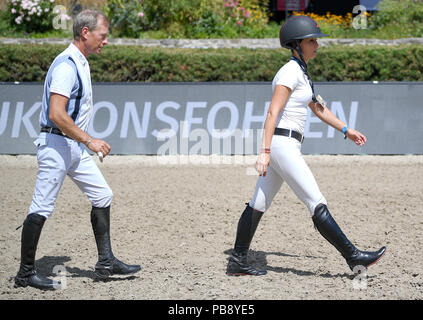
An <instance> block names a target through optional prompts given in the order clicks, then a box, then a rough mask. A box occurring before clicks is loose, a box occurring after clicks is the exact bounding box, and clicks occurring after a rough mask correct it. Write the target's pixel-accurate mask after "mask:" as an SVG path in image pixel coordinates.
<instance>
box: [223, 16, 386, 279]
mask: <svg viewBox="0 0 423 320" xmlns="http://www.w3.org/2000/svg"><path fill="white" fill-rule="evenodd" d="M325 36H327V35H325V34H322V33H321V31H320V28H319V26H318V25H317V23H316V22H315V21H314V20H313V19H311V18H309V17H307V16H295V17H292V18H290V19H288V20H287V21H286V22H285V23H284V25H283V26H282V28H281V30H280V35H279V37H280V42H281V45H282V47H284V48H287V49H290V50H291V52H292V59H291V60H290V61H289V62H288V63H286V64H285V65H284V66H283V67H282V68H281V69H280V70H279V71H278V72H277V74H276V76H275V78H274V80H273V83H272V87H273V96H272V100H271V104H270V107H269V111H268V113H267V117H266V121H265V124H264V133H263V141H262V150H261V153H260V155H259V157H258V159H257V162H256V165H255V168H256V170H257V171H258V173H259V178H258V181H257V184H256V189H255V193H254V196H253V199H252V200H251V201H250V203H248V204H247V207H246V208H245V210H244V212H243V213H242V215H241V218H240V219H239V222H238V228H237V234H236V240H235V247H234V250H233V253H232V255H231V257H230V258H229V262H228V266H227V274H228V275H264V274H266V271H265V270H257V269H255V268H254V267H252V266H251V265H249V264H248V262H247V253H248V249H249V247H250V243H251V240H252V238H253V236H254V232H255V230H256V228H257V225H258V223H259V221H260V219H261V217H262V215H263V213H264V212H265V211H266V210H267V209H268V208H269V207H270V204H271V202H272V200H273V198H274V196H275V195H276V193H277V192H278V191H279V189H280V187H281V186H282V183H283V181H286V183H287V184H288V185H289V186H290V187H291V188H292V190H293V191H294V193H295V194H296V195H297V197H298V198H299V199H301V201H302V202H303V203H304V204H305V205H306V206H307V208H308V209H309V211H310V214H311V216H312V220H313V223H314V225H315V227H316V229H317V230H318V231H319V232H320V234H321V235H322V236H323V237H324V238H325V239H326V240H327V241H329V242H330V243H331V244H332V245H333V246H334V247H335V248H336V249H337V250H338V251H339V252H340V253H341V255H342V256H343V257H344V258H345V260H346V262H347V264H348V266H349V267H350V269H351V270H352V271H354V272H356V270H355V269H354V267H356V266H363V267H365V268H367V267H368V266H370V265H371V264H373V263H375V262H376V261H377V260H379V259H380V258H381V257H382V255H383V254H384V253H385V250H386V247H382V248H381V249H379V250H378V251H376V252H364V251H360V250H358V249H357V248H355V247H354V245H353V244H352V243H351V242H350V241H349V240H348V239H347V237H346V236H345V235H344V233H343V232H342V231H341V229H340V228H339V226H338V225H337V224H336V222H335V220H334V219H333V218H332V216H331V214H330V213H329V210H328V208H327V202H326V199H325V198H324V196H323V195H322V194H321V192H320V190H319V187H318V185H317V183H316V181H315V179H314V176H313V174H312V172H311V171H310V169H309V167H308V166H307V164H306V163H305V161H304V159H303V157H302V154H301V144H302V142H303V134H304V125H305V122H306V117H307V106H309V107H310V109H311V110H312V111H313V112H314V113H315V114H316V115H317V116H318V117H319V118H320V119H321V120H322V121H323V122H325V123H327V124H328V125H330V126H332V127H333V128H335V129H337V130H339V131H342V132H343V133H344V138H348V139H350V140H352V141H353V142H354V143H355V144H357V145H359V146H362V145H364V144H365V143H366V137H365V136H364V135H363V134H361V133H360V132H358V131H356V130H353V129H351V128H348V127H347V126H346V124H345V123H343V122H342V121H341V120H339V119H338V118H337V117H336V116H335V115H334V114H333V113H332V112H331V111H330V110H329V109H328V108H326V106H325V103H324V102H318V101H317V99H316V97H315V95H314V89H313V84H312V82H311V80H310V78H309V76H308V73H307V63H308V62H309V60H310V59H313V58H314V57H315V56H316V53H317V48H318V44H317V40H316V38H319V37H325Z"/></svg>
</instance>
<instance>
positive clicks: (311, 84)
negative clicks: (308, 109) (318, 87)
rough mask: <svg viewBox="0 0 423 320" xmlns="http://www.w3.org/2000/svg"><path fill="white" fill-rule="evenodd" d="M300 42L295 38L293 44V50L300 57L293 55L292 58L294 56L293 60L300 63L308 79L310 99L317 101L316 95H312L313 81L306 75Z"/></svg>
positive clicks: (305, 65)
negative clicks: (310, 92)
mask: <svg viewBox="0 0 423 320" xmlns="http://www.w3.org/2000/svg"><path fill="white" fill-rule="evenodd" d="M300 43H301V40H296V41H295V44H294V46H293V49H294V51H295V52H297V53H298V55H299V57H300V58H299V59H298V58H297V57H295V56H294V57H293V58H295V60H296V61H297V62H298V64H299V65H300V67H301V69H302V70H303V72H304V74H305V75H306V77H307V79H308V81H309V82H310V86H311V91H312V93H313V96H312V99H313V102H314V103H316V102H317V99H316V96H315V95H314V86H313V82H312V81H311V78H310V76H309V75H308V71H307V63H306V62H305V59H304V56H303V50H302V49H301V45H300Z"/></svg>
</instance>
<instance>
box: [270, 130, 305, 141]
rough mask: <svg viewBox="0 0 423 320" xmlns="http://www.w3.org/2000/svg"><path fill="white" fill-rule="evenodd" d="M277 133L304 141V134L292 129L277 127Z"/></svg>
mask: <svg viewBox="0 0 423 320" xmlns="http://www.w3.org/2000/svg"><path fill="white" fill-rule="evenodd" d="M275 134H276V135H278V136H285V137H290V138H294V139H297V140H298V141H299V142H300V143H303V141H304V136H303V135H302V134H301V133H299V132H297V131H294V130H290V129H284V128H275Z"/></svg>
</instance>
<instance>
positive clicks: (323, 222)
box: [313, 204, 386, 271]
mask: <svg viewBox="0 0 423 320" xmlns="http://www.w3.org/2000/svg"><path fill="white" fill-rule="evenodd" d="M313 223H314V225H315V226H316V229H317V230H318V231H319V232H320V234H321V235H322V236H323V237H324V238H325V239H326V240H327V241H329V242H330V243H331V244H332V245H333V246H334V247H335V248H336V249H337V250H338V251H339V252H340V253H341V255H342V256H343V257H344V258H345V260H346V261H347V264H348V266H349V267H350V269H351V270H352V271H354V267H355V266H363V267H365V268H367V267H369V266H370V265H372V264H374V263H376V262H377V261H378V260H379V259H380V258H381V257H382V256H383V254H384V253H385V251H386V247H382V248H380V249H379V250H378V251H375V252H366V251H360V250H358V249H357V248H356V247H355V246H354V245H353V244H352V243H351V242H350V241H349V240H348V239H347V237H346V236H345V234H344V233H343V232H342V230H341V228H339V226H338V225H337V223H336V222H335V220H334V219H333V218H332V216H331V214H330V212H329V210H328V208H327V206H326V205H324V204H319V205H318V206H317V207H316V209H315V210H314V215H313Z"/></svg>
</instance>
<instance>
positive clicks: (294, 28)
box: [279, 16, 328, 49]
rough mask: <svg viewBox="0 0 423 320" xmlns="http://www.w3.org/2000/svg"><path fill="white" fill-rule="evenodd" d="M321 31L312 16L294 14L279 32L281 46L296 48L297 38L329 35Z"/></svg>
mask: <svg viewBox="0 0 423 320" xmlns="http://www.w3.org/2000/svg"><path fill="white" fill-rule="evenodd" d="M327 36H328V35H327V34H323V33H322V31H320V28H319V25H318V24H317V23H316V21H314V20H313V19H312V18H310V17H307V16H294V17H291V18H289V19H288V20H286V21H285V23H284V24H283V25H282V27H281V31H280V32H279V40H280V42H281V46H282V47H284V48H287V49H294V48H293V46H294V44H295V43H298V42H297V41H296V40H299V41H301V40H302V39H308V38H321V37H327Z"/></svg>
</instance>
